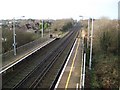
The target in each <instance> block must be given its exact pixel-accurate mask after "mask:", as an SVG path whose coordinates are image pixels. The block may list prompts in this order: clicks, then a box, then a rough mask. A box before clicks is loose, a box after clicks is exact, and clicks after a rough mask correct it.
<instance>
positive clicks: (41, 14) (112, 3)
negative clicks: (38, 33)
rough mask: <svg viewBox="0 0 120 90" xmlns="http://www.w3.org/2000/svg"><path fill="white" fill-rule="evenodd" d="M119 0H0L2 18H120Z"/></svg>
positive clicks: (0, 15) (0, 17)
mask: <svg viewBox="0 0 120 90" xmlns="http://www.w3.org/2000/svg"><path fill="white" fill-rule="evenodd" d="M118 2H119V0H0V12H1V13H0V19H11V18H13V17H15V18H21V16H25V17H26V18H38V19H61V18H74V19H80V17H79V16H80V15H82V16H85V17H84V18H87V17H94V18H100V17H101V16H107V17H109V18H111V19H117V18H118Z"/></svg>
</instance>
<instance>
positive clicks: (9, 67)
mask: <svg viewBox="0 0 120 90" xmlns="http://www.w3.org/2000/svg"><path fill="white" fill-rule="evenodd" d="M54 40H55V39H51V40H50V41H49V42H48V41H46V42H47V43H46V44H44V43H43V45H42V44H41V45H42V46H40V47H39V48H37V49H35V50H34V51H33V52H31V53H29V54H28V55H26V56H25V57H23V58H21V59H20V60H18V61H17V62H15V63H13V62H11V63H13V64H12V65H10V66H8V65H6V66H8V67H7V68H5V69H3V70H2V69H0V70H2V71H0V74H1V73H2V72H4V71H6V70H7V69H9V68H11V67H12V66H14V65H15V64H17V63H19V62H20V61H22V60H23V59H25V58H26V57H28V56H30V55H31V54H33V53H34V52H36V51H37V50H39V49H40V48H42V47H44V46H46V45H47V44H48V43H50V42H52V41H54ZM6 66H4V67H6ZM4 67H2V68H4Z"/></svg>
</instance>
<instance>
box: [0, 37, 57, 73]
mask: <svg viewBox="0 0 120 90" xmlns="http://www.w3.org/2000/svg"><path fill="white" fill-rule="evenodd" d="M54 40H55V38H45V39H44V40H41V42H40V41H37V42H33V44H31V45H30V47H29V48H28V47H27V45H26V47H24V51H21V53H17V55H16V56H13V52H12V55H11V53H10V55H6V57H7V58H5V59H4V57H2V63H1V64H2V67H1V68H0V74H1V73H3V72H5V71H6V70H8V69H9V68H11V67H13V66H14V65H16V64H17V63H19V62H20V61H22V60H24V59H25V58H26V57H28V56H30V55H31V54H33V53H35V52H36V51H37V50H39V49H40V48H42V47H44V46H46V45H47V44H49V43H50V42H52V41H54ZM25 48H27V49H28V50H26V49H25ZM11 56H12V58H11Z"/></svg>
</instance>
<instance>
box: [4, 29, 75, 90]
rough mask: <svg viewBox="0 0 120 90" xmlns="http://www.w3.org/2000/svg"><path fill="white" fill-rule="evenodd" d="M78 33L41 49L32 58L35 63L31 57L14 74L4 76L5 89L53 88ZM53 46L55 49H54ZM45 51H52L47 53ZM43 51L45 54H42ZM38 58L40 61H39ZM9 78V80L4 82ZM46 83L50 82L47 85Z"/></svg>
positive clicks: (70, 34) (72, 33) (73, 33)
mask: <svg viewBox="0 0 120 90" xmlns="http://www.w3.org/2000/svg"><path fill="white" fill-rule="evenodd" d="M76 29H77V28H76ZM76 33H77V30H76V31H75V32H71V33H69V34H68V35H67V36H66V37H64V38H63V39H61V40H55V41H54V42H52V43H50V45H47V46H45V47H44V48H42V49H40V51H38V52H36V53H35V54H33V55H32V56H31V57H32V58H33V60H34V61H33V60H31V57H28V58H26V60H24V62H20V63H21V64H19V65H17V66H15V70H14V71H13V72H10V73H9V74H8V75H5V76H3V81H4V82H3V88H7V87H8V88H45V87H47V88H50V87H51V88H52V87H53V86H54V83H55V81H56V80H57V76H58V75H59V73H60V70H61V68H62V66H63V65H64V62H65V59H66V57H67V55H68V53H69V51H70V47H72V44H73V42H74V39H75V37H76ZM53 46H55V47H54V48H52V47H53ZM45 49H50V50H49V52H47V50H46V51H45ZM42 51H43V52H44V53H40V52H42ZM39 56H40V58H39ZM37 58H39V59H40V60H37ZM55 69H56V70H55ZM51 71H52V72H54V75H53V74H52V73H50V72H51ZM13 74H16V75H13ZM49 75H51V76H53V78H49ZM9 76H10V78H9V79H8V80H4V79H5V78H6V77H9ZM15 76H16V78H15ZM47 78H48V79H47ZM50 79H51V80H50ZM46 81H49V83H48V82H47V85H46Z"/></svg>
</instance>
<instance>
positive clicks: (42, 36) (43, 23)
mask: <svg viewBox="0 0 120 90" xmlns="http://www.w3.org/2000/svg"><path fill="white" fill-rule="evenodd" d="M43 25H44V21H43V20H42V38H43V30H44V26H43Z"/></svg>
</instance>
